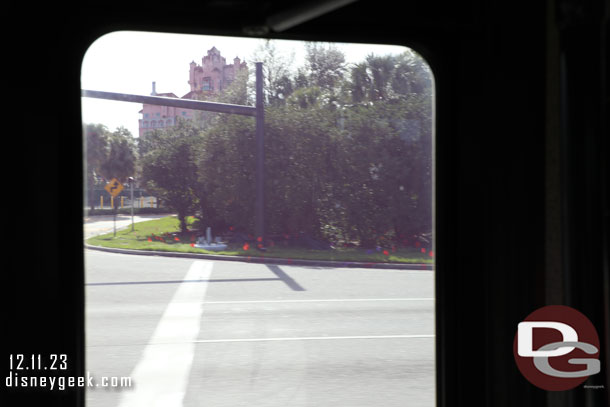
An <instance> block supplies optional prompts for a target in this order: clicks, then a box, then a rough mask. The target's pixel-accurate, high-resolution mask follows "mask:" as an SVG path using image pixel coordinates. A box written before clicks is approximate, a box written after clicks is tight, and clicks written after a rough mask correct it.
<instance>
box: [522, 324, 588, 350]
mask: <svg viewBox="0 0 610 407" xmlns="http://www.w3.org/2000/svg"><path fill="white" fill-rule="evenodd" d="M534 328H551V329H555V330H557V331H559V332H561V336H562V337H563V339H562V340H561V341H562V342H578V334H577V333H576V331H575V330H574V328H572V327H571V326H570V325H567V324H564V323H561V322H552V321H525V322H520V323H519V325H518V330H517V353H518V354H519V356H522V357H530V356H531V357H533V356H545V357H554V356H562V355H567V354H568V353H570V352H572V351H573V350H574V347H573V346H562V347H560V348H557V349H555V350H533V349H532V346H533V345H532V342H533V339H532V338H533V334H532V331H533V329H534Z"/></svg>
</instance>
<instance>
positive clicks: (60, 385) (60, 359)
mask: <svg viewBox="0 0 610 407" xmlns="http://www.w3.org/2000/svg"><path fill="white" fill-rule="evenodd" d="M67 370H68V358H67V356H66V355H65V354H51V355H42V354H35V355H24V354H16V355H10V357H9V375H8V376H6V378H5V380H4V385H5V386H6V388H9V389H10V388H12V389H47V390H60V391H61V390H65V389H67V388H74V387H87V388H89V389H95V388H103V389H119V388H129V387H132V382H131V377H117V376H111V377H107V376H103V377H100V378H99V379H96V378H95V377H94V376H92V375H91V374H90V373H89V372H87V375H86V376H60V375H59V374H60V373H62V371H63V373H64V374H65V373H67V372H66V371H67ZM43 372H44V374H40V373H43ZM49 373H50V375H47V374H49Z"/></svg>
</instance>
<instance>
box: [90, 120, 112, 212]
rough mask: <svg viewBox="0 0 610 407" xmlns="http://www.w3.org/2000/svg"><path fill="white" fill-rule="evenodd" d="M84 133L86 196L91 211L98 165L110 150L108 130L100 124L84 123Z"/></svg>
mask: <svg viewBox="0 0 610 407" xmlns="http://www.w3.org/2000/svg"><path fill="white" fill-rule="evenodd" d="M84 133H85V137H84V138H85V140H84V143H85V167H86V182H87V196H88V201H89V207H90V209H91V211H93V209H94V202H95V198H94V196H93V193H94V190H95V187H96V182H97V179H98V178H99V177H100V173H101V171H100V167H101V165H102V164H103V163H104V162H105V161H106V160H107V158H108V154H109V152H110V141H109V138H110V132H109V131H108V129H107V128H106V126H104V125H102V124H86V125H85V128H84Z"/></svg>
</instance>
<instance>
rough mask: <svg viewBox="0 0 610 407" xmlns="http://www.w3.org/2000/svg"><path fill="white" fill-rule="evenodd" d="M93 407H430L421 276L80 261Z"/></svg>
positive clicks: (426, 291)
mask: <svg viewBox="0 0 610 407" xmlns="http://www.w3.org/2000/svg"><path fill="white" fill-rule="evenodd" d="M85 260H86V265H85V266H86V267H85V269H86V356H87V362H86V363H87V366H86V370H88V371H89V372H90V373H91V374H92V375H94V376H98V377H100V376H117V377H125V376H129V377H131V378H132V381H133V387H132V388H114V389H95V388H93V389H87V405H88V406H90V407H97V406H124V407H126V406H136V405H142V406H144V405H145V406H154V405H163V406H171V405H173V406H181V405H184V406H287V405H290V406H330V405H332V406H346V407H347V406H349V407H355V406H370V405H383V406H406V405H413V406H432V405H434V402H435V394H434V393H435V384H434V382H435V373H434V372H435V367H434V341H435V338H434V272H433V271H430V270H385V269H375V268H366V269H359V268H349V269H348V268H331V267H306V266H284V265H265V264H251V263H246V262H239V261H212V260H198V259H179V258H167V257H157V256H137V255H126V254H116V253H105V252H97V251H93V250H87V251H86V253H85Z"/></svg>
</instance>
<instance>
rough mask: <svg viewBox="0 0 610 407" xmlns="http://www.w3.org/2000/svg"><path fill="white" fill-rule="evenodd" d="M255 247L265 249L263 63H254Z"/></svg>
mask: <svg viewBox="0 0 610 407" xmlns="http://www.w3.org/2000/svg"><path fill="white" fill-rule="evenodd" d="M254 218H255V219H254V229H255V232H256V247H257V248H258V249H259V250H263V251H264V250H266V249H265V244H266V242H265V104H264V96H263V63H262V62H257V63H256V206H255V211H254Z"/></svg>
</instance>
